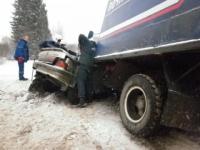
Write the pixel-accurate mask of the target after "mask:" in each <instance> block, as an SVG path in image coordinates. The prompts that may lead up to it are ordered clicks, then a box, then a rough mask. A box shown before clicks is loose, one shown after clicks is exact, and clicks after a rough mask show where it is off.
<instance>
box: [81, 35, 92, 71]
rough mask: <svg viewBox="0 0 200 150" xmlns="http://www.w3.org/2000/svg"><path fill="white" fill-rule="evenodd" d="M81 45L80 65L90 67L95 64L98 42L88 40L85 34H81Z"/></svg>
mask: <svg viewBox="0 0 200 150" xmlns="http://www.w3.org/2000/svg"><path fill="white" fill-rule="evenodd" d="M79 47H80V50H81V55H80V59H79V63H80V65H83V66H85V67H87V68H90V67H92V66H93V64H94V56H95V50H96V44H95V42H93V41H90V40H88V38H87V37H85V36H84V35H80V36H79Z"/></svg>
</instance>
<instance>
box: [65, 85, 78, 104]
mask: <svg viewBox="0 0 200 150" xmlns="http://www.w3.org/2000/svg"><path fill="white" fill-rule="evenodd" d="M67 99H68V101H69V102H70V103H71V104H72V105H77V104H78V103H79V99H78V91H77V88H75V87H74V88H69V89H68V90H67Z"/></svg>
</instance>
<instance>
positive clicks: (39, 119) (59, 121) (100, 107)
mask: <svg viewBox="0 0 200 150" xmlns="http://www.w3.org/2000/svg"><path fill="white" fill-rule="evenodd" d="M31 65H32V63H31V62H30V63H28V64H27V65H26V71H27V72H26V73H25V75H26V77H28V78H29V79H30V78H31V71H32V70H31ZM17 74H18V73H17V64H16V62H14V61H7V62H5V63H3V64H1V65H0V131H1V132H0V150H4V149H5V150H29V149H33V150H44V149H46V150H53V149H56V150H65V149H67V150H68V149H72V150H79V149H80V150H90V149H91V150H93V149H97V150H102V149H103V150H104V149H105V150H107V149H108V150H115V149H117V150H118V149H119V150H154V149H155V150H177V149H181V150H199V149H200V136H199V135H194V133H186V132H184V131H179V130H175V129H170V131H168V132H163V133H162V134H160V135H159V136H157V137H154V138H152V139H148V140H147V139H138V138H136V137H134V136H132V135H131V134H129V133H128V132H127V131H126V129H124V127H123V125H122V123H121V120H120V117H119V114H118V111H117V108H116V105H114V103H113V102H112V100H102V101H99V102H94V103H92V104H91V105H89V106H88V107H87V108H84V109H77V108H72V107H71V105H70V104H69V103H68V101H67V100H66V97H65V95H64V94H63V93H56V94H48V93H47V94H45V95H44V96H43V97H39V96H37V95H33V94H31V93H28V92H27V89H28V87H29V84H30V81H27V82H19V81H18V80H17Z"/></svg>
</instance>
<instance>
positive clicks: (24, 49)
mask: <svg viewBox="0 0 200 150" xmlns="http://www.w3.org/2000/svg"><path fill="white" fill-rule="evenodd" d="M28 40H29V36H28V35H26V34H25V35H24V36H23V38H22V39H20V40H19V41H18V43H17V46H16V50H15V55H14V58H15V59H16V60H17V62H18V66H19V80H20V81H26V80H28V79H27V78H25V77H24V63H25V62H27V61H28V60H29V48H28Z"/></svg>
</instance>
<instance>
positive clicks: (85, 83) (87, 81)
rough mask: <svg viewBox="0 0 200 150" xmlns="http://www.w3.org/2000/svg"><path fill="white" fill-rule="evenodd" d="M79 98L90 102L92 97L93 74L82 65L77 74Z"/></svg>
mask: <svg viewBox="0 0 200 150" xmlns="http://www.w3.org/2000/svg"><path fill="white" fill-rule="evenodd" d="M77 86H78V97H79V98H83V99H86V100H88V99H89V98H90V96H91V91H92V90H91V88H92V85H91V72H90V69H89V67H88V68H87V67H85V66H82V65H80V67H79V70H78V74H77Z"/></svg>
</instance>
